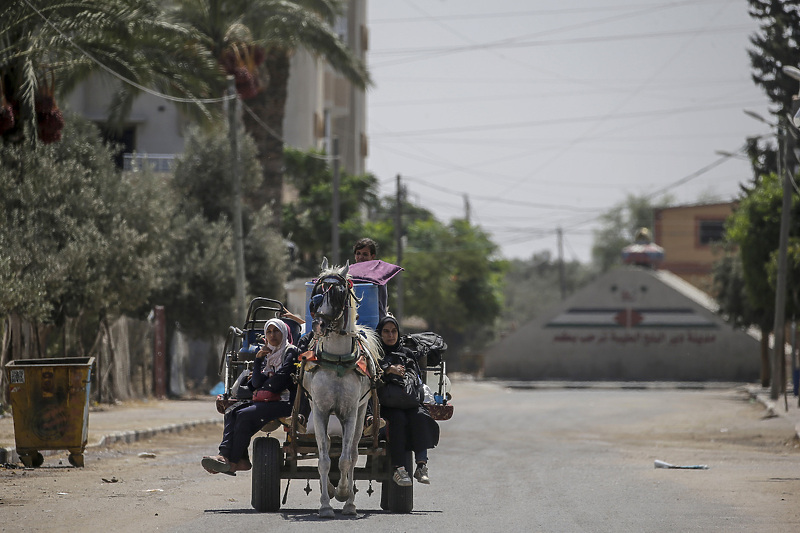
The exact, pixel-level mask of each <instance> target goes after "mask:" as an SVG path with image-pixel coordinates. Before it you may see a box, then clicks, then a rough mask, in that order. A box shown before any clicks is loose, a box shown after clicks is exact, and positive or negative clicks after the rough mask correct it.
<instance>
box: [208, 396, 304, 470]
mask: <svg viewBox="0 0 800 533" xmlns="http://www.w3.org/2000/svg"><path fill="white" fill-rule="evenodd" d="M290 414H292V405H291V404H290V403H289V402H252V403H250V404H248V405H243V406H241V407H238V408H236V409H234V410H233V411H231V412H230V413H226V414H225V426H224V427H223V429H222V442H221V443H220V445H219V454H220V455H222V456H223V457H227V458H228V460H229V461H231V462H232V463H238V462H239V460H241V459H243V458H246V457H247V448H248V447H249V446H250V439H252V438H253V435H255V434H256V433H258V432H259V430H260V429H261V428H262V427H264V424H266V423H267V422H269V421H270V420H275V419H276V418H282V417H285V416H289V415H290Z"/></svg>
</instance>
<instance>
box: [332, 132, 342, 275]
mask: <svg viewBox="0 0 800 533" xmlns="http://www.w3.org/2000/svg"><path fill="white" fill-rule="evenodd" d="M339 218H340V216H339V138H338V137H334V138H333V207H332V209H331V250H332V257H333V264H334V265H338V264H339Z"/></svg>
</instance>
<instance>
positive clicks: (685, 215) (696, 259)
mask: <svg viewBox="0 0 800 533" xmlns="http://www.w3.org/2000/svg"><path fill="white" fill-rule="evenodd" d="M735 207H736V203H735V202H726V203H717V204H696V205H683V206H675V207H665V208H661V209H656V210H655V228H654V229H655V236H654V241H655V243H656V244H657V245H659V246H661V247H662V248H663V249H664V259H663V260H662V261H661V264H660V266H659V268H660V269H663V270H669V271H670V272H672V273H673V274H675V275H676V276H680V277H681V278H683V279H684V280H686V281H688V282H689V283H691V284H692V285H694V286H695V287H697V288H699V289H700V290H702V291H705V292H707V293H709V294H711V293H712V292H713V291H712V267H713V264H714V262H715V261H717V260H718V259H720V256H719V254H718V253H717V251H716V250H715V247H714V245H715V244H717V243H719V242H721V241H722V239H723V236H724V234H725V220H726V219H727V218H728V217H729V216H730V215H731V214H732V213H733V209H734V208H735Z"/></svg>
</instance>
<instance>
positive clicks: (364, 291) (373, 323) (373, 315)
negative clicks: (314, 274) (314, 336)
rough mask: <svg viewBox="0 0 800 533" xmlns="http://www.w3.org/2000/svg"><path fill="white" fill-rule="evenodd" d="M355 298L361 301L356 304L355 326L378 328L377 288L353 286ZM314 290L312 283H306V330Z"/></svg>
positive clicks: (365, 284) (364, 284)
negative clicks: (356, 317) (356, 316)
mask: <svg viewBox="0 0 800 533" xmlns="http://www.w3.org/2000/svg"><path fill="white" fill-rule="evenodd" d="M353 289H354V290H355V293H356V298H358V299H359V300H361V303H359V304H358V319H357V320H356V324H360V325H362V326H369V327H371V328H373V329H375V328H376V327H377V326H378V319H379V317H378V286H377V285H374V284H372V283H356V284H354V285H353ZM313 290H314V282H312V281H307V282H306V308H305V311H306V324H307V328H309V329H308V330H309V331H310V328H311V311H310V310H309V309H308V304H309V303H310V302H311V291H313Z"/></svg>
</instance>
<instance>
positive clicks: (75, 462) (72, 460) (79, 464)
mask: <svg viewBox="0 0 800 533" xmlns="http://www.w3.org/2000/svg"><path fill="white" fill-rule="evenodd" d="M67 460H68V461H69V464H71V465H72V466H74V467H76V468H83V467H84V465H85V462H84V459H83V454H82V453H71V454H69V456H68V457H67Z"/></svg>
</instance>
